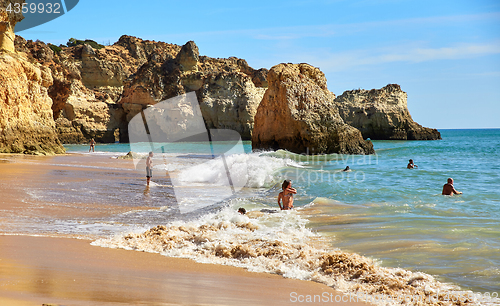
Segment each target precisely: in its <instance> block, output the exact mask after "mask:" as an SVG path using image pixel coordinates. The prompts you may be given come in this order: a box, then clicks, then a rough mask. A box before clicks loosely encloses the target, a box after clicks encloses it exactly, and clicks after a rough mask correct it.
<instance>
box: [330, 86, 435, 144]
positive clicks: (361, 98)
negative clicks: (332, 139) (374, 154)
mask: <svg viewBox="0 0 500 306" xmlns="http://www.w3.org/2000/svg"><path fill="white" fill-rule="evenodd" d="M334 102H335V104H336V105H337V107H338V110H339V113H340V116H341V117H342V118H343V119H344V121H345V122H346V123H347V124H349V125H352V126H354V127H356V128H357V129H359V130H360V131H361V133H362V134H363V137H364V138H365V139H366V138H370V139H380V140H383V139H386V140H387V139H388V140H434V139H441V134H440V133H439V132H438V131H437V130H436V129H430V128H426V127H422V126H421V125H420V124H418V123H416V122H414V121H413V119H412V118H411V115H410V112H409V111H408V106H407V94H406V92H404V91H402V90H401V87H400V86H399V85H397V84H389V85H387V86H385V87H384V88H381V89H372V90H364V89H360V90H350V91H346V92H344V93H343V94H342V95H341V96H338V97H337V98H336V99H335V100H334Z"/></svg>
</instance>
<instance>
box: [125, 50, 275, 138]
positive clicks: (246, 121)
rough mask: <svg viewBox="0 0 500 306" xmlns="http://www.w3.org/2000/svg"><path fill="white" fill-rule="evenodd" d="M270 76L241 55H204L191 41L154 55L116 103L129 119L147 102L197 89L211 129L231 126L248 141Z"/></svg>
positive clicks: (202, 110) (201, 106)
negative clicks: (250, 64)
mask: <svg viewBox="0 0 500 306" xmlns="http://www.w3.org/2000/svg"><path fill="white" fill-rule="evenodd" d="M266 75H267V70H266V69H260V70H255V69H253V68H251V67H250V66H249V65H248V64H247V62H246V61H245V60H242V59H238V58H235V57H230V58H228V59H215V58H210V57H207V56H200V55H199V51H198V47H197V46H196V44H195V43H194V42H192V41H190V42H188V43H186V44H185V45H184V46H183V47H182V48H181V50H180V51H179V52H178V53H177V54H175V56H174V55H173V54H153V55H152V56H151V57H150V59H149V61H148V62H147V63H145V64H144V65H143V66H142V67H140V69H139V70H138V71H137V73H136V74H135V75H134V76H133V77H132V78H131V79H130V81H128V82H127V84H126V85H125V90H124V92H123V97H122V98H121V100H120V101H119V102H118V103H120V104H122V105H123V108H124V109H125V112H126V113H127V120H130V118H132V117H133V116H135V115H136V114H137V113H138V112H139V111H140V110H141V108H144V107H146V105H149V104H155V103H157V102H160V101H162V100H165V99H169V98H172V97H176V96H178V95H181V94H184V93H187V92H191V91H196V94H197V96H198V100H199V103H200V108H201V112H202V114H203V117H204V119H205V123H206V125H207V128H218V129H232V130H235V131H237V132H239V133H240V134H241V136H242V138H243V139H250V138H251V133H252V130H253V118H254V116H255V113H256V111H257V106H258V105H259V103H260V101H261V100H262V96H263V95H264V92H265V88H264V87H265V86H267V81H266ZM138 105H142V106H138Z"/></svg>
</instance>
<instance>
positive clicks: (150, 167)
mask: <svg viewBox="0 0 500 306" xmlns="http://www.w3.org/2000/svg"><path fill="white" fill-rule="evenodd" d="M152 176H153V152H149V156H148V158H147V159H146V178H147V182H148V183H147V184H148V186H149V182H150V181H151V177H152Z"/></svg>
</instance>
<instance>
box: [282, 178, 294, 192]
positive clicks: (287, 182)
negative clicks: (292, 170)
mask: <svg viewBox="0 0 500 306" xmlns="http://www.w3.org/2000/svg"><path fill="white" fill-rule="evenodd" d="M291 183H292V181H290V180H284V181H283V184H281V189H283V190H285V189H286V188H287V187H288V186H290V184H291Z"/></svg>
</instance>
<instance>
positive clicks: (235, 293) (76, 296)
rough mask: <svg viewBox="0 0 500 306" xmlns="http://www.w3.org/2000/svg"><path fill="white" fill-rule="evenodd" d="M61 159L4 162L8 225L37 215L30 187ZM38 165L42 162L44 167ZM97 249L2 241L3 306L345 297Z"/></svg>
mask: <svg viewBox="0 0 500 306" xmlns="http://www.w3.org/2000/svg"><path fill="white" fill-rule="evenodd" d="M53 158H54V157H23V156H11V155H1V156H0V159H2V160H3V161H4V162H2V163H0V194H1V195H2V196H1V197H0V211H2V214H3V216H4V217H3V218H4V220H5V218H6V217H5V216H9V215H13V214H15V213H16V211H17V210H23V209H37V208H36V207H33V204H32V203H30V202H29V201H26V200H25V199H26V198H27V195H26V194H23V190H24V189H23V188H22V187H23V186H26V185H30V184H34V183H36V181H37V178H38V177H40V176H41V175H45V174H46V173H47V172H49V171H54V170H56V169H58V166H51V160H52V159H53ZM56 158H57V157H56ZM12 161H15V162H12ZM33 161H37V164H36V166H34V165H33V163H32V162H33ZM38 162H40V163H42V164H43V165H40V163H38ZM86 171H88V169H87V170H86ZM108 212H109V211H108ZM36 213H42V214H45V215H54V216H55V215H58V216H59V215H68V214H73V213H74V214H78V213H79V212H78V211H76V210H72V209H64V207H49V206H48V207H47V210H43V208H38V211H37V212H36ZM87 213H89V212H87ZM92 213H94V214H101V213H104V210H99V209H96V210H94V211H93V212H92ZM1 229H2V227H1V226H0V232H1ZM90 242H91V240H84V239H74V238H68V237H65V238H62V237H61V238H59V237H40V236H38V237H32V236H23V235H0V279H1V282H0V283H1V285H0V305H12V306H21V305H39V306H40V305H42V304H48V305H172V304H173V305H179V304H182V305H286V304H297V303H293V302H292V300H293V299H292V296H291V294H292V293H293V292H295V293H296V294H292V295H293V296H294V297H298V296H299V295H303V297H302V298H304V299H307V297H308V295H309V296H310V297H312V298H314V295H317V297H316V299H317V301H319V296H321V297H324V296H325V295H326V296H330V297H331V298H334V297H335V295H341V293H339V292H337V291H335V290H333V289H332V288H330V287H327V286H325V285H322V284H319V283H314V282H308V281H300V280H292V279H285V278H283V277H281V276H279V275H271V274H264V273H252V272H248V271H246V270H245V269H242V268H236V267H230V266H220V265H212V264H200V263H196V262H194V261H192V260H188V259H179V258H168V257H165V256H161V255H159V254H150V253H144V252H137V251H127V250H121V249H109V248H101V247H97V246H91V245H90ZM329 303H330V302H329ZM333 303H335V302H331V304H333ZM299 304H302V303H299ZM307 304H315V303H307ZM322 304H325V303H322ZM335 304H338V303H335ZM340 304H348V305H367V304H364V303H356V302H349V303H342V302H341V303H340Z"/></svg>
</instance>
